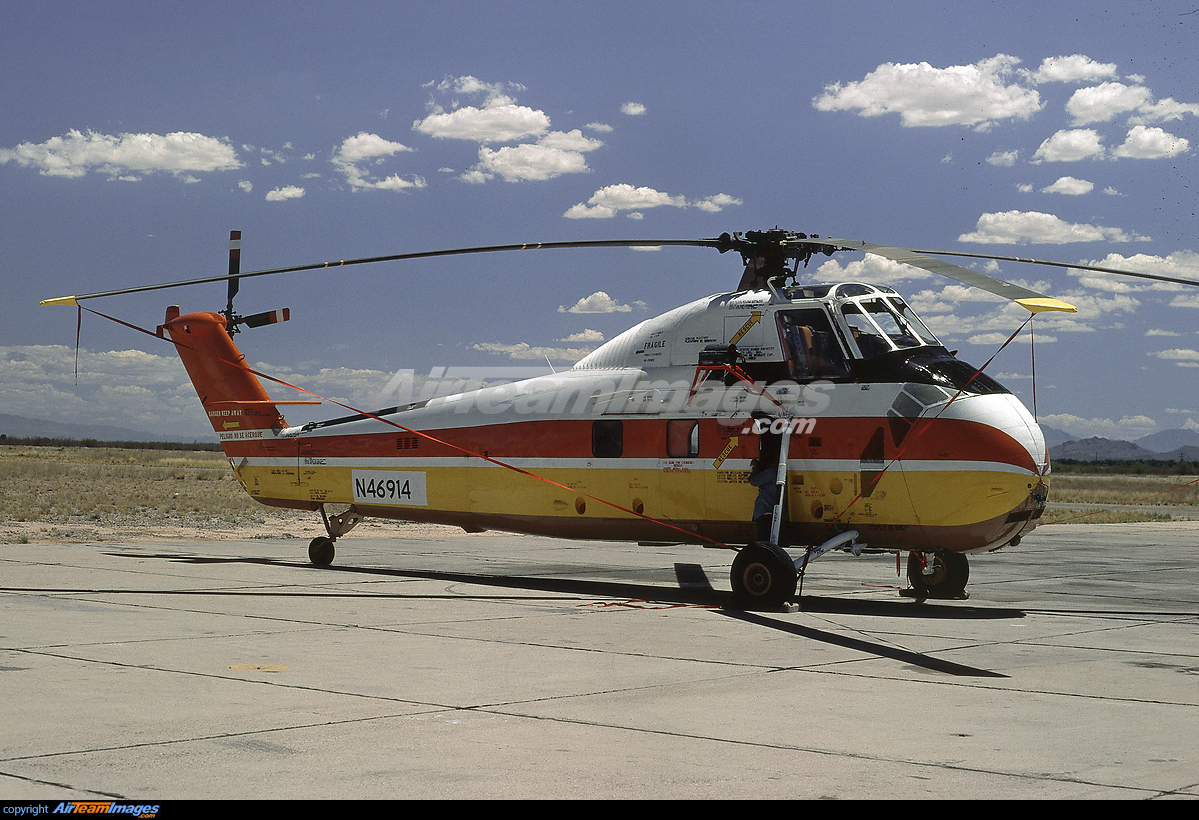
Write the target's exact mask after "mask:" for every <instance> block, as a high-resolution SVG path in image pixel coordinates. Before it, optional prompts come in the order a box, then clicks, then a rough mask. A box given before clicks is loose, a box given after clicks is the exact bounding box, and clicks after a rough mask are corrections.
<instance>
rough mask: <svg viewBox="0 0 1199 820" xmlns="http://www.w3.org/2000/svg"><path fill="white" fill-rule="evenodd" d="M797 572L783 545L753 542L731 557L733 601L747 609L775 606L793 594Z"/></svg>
mask: <svg viewBox="0 0 1199 820" xmlns="http://www.w3.org/2000/svg"><path fill="white" fill-rule="evenodd" d="M798 581H799V575H798V573H796V571H795V562H794V561H792V560H791V556H790V555H788V554H787V551H786V550H785V549H783V548H782V547H777V546H775V545H773V544H766V543H756V544H750V545H749V546H747V547H743V548H742V549H741V551H740V552H738V553H737V557H736V558H734V559H733V574H732V586H733V601H734V602H735V603H736V604H737V605H738V606H743V607H746V608H747V609H778V608H779V607H781V606H782V605H783V604H785V603H787V602H788V601H790V600H791V599H792V598H794V597H795V587H796V584H797V583H798Z"/></svg>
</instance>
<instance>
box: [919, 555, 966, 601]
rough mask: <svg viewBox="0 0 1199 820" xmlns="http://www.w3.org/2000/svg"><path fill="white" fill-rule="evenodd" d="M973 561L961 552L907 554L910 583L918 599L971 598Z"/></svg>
mask: <svg viewBox="0 0 1199 820" xmlns="http://www.w3.org/2000/svg"><path fill="white" fill-rule="evenodd" d="M969 580H970V561H969V560H968V559H967V558H966V556H965V555H963V554H962V553H960V552H947V551H945V550H941V551H940V552H911V553H908V581H909V582H910V583H911V585H912V591H913V592H914V593H915V594H916V596H917V597H919V598H958V599H964V598H968V597H970V596H969V594H968V593H967V592H966V582H968V581H969Z"/></svg>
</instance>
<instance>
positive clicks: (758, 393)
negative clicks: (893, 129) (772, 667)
mask: <svg viewBox="0 0 1199 820" xmlns="http://www.w3.org/2000/svg"><path fill="white" fill-rule="evenodd" d="M240 242H241V234H240V232H237V231H233V232H231V234H230V259H229V270H228V273H227V274H225V275H221V276H210V277H203V278H198V279H191V280H184V281H180V282H170V283H164V284H160V285H145V286H138V287H132V288H124V289H118V290H110V291H103V292H97V293H91V294H84V295H80V296H67V297H59V298H54V299H46V300H43V301H42V302H41V304H43V305H76V306H79V302H81V301H83V300H86V299H93V298H98V297H102V296H112V295H117V294H121V293H131V292H141V291H147V290H157V289H162V288H168V287H177V286H182V285H193V284H200V283H205V282H217V281H225V282H227V283H228V301H227V305H226V307H225V309H224V310H223V311H219V312H193V313H182V312H181V311H180V308H179V307H178V306H176V305H172V306H170V307H168V308H167V311H166V316H165V319H164V321H163V323H162V325H160V326H158V328H157V330H156V331H155V333H154V335H156V336H158V337H160V338H163V339H166V340H169V341H170V342H172V343H173V344H174V346H175V349H176V351H177V352H178V355H179V356H180V358H181V359H182V361H183V364H184V366H185V368H186V370H187V372H188V375H189V377H190V379H191V381H192V383H193V385H194V387H195V388H196V392H197V394H198V396H199V398H200V401H201V404H202V405H203V407H204V410H205V412H206V414H207V417H208V419H209V422H210V423H211V425H212V428H213V431H214V432H215V433H216V435H217V437H218V439H219V441H220V444H221V447H222V449H223V450H224V453H225V455H226V456H227V458H228V460H229V464H230V467H231V468H232V471H233V473H234V475H235V476H236V478H237V480H238V482H239V483H240V484H241V486H242V488H243V489H244V490H245V492H246V493H248V494H249V495H250V496H251V497H252V498H254V499H255V500H256V501H258V502H260V503H262V504H264V505H268V506H274V507H284V508H292V509H301V510H310V511H315V512H318V513H319V514H320V516H321V520H322V521H323V523H324V526H325V530H326V533H327V535H325V536H319V537H317V538H314V539H313V540H312V541H311V543H310V544H309V548H308V557H309V560H310V561H311V562H312V563H313V564H315V565H317V566H328V565H329V564H331V563H332V562H333V560H334V556H335V547H334V544H335V542H336V541H337V540H338V539H340V538H342V537H343V536H345V535H346V534H347V533H349V532H350V531H351V530H352V529H353V528H354V527H355V526H356V525H357V524H358V523H360V522H361V521H362V520H364V519H366V518H380V519H393V520H402V521H414V522H427V523H436V524H448V525H454V526H458V527H461V528H463V529H464V530H466V531H467V532H480V531H485V530H502V531H510V532H518V533H527V534H534V535H543V536H553V537H558V538H568V539H569V538H579V539H588V540H596V539H599V540H615V541H633V542H638V543H653V544H662V543H670V544H680V545H681V544H698V545H701V546H704V547H709V548H720V549H729V550H733V551H735V553H736V555H735V557H734V559H733V562H732V570H731V574H730V585H731V588H732V591H733V596H734V601H735V602H736V604H737V605H740V606H744V607H747V608H768V609H770V608H777V607H779V606H781V605H784V604H786V603H787V602H789V601H791V600H792V599H794V597H795V595H796V590H797V587H798V583H799V581H800V580H801V578H802V576H803V573H804V572H805V570H806V568H807V566H808V563H809V562H810V561H811V560H812V559H814V558H817V557H819V556H821V555H825V554H828V553H830V552H832V551H844V552H850V553H852V554H854V555H860V554H862V553H863V552H870V553H880V552H882V553H895V554H896V555H897V556H899V555H902V554H903V553H905V552H906V553H907V554H908V561H907V578H908V581H909V583H910V584H911V590H910V591H908V592H909V594H911V595H913V596H915V597H918V598H920V599H924V598H930V597H931V598H949V599H952V598H964V597H967V592H966V585H967V583H968V581H969V561H968V558H967V555H968V554H971V553H982V552H988V551H993V550H997V549H1001V548H1003V547H1007V546H1016V545H1018V544H1019V543H1020V540H1021V539H1022V538H1023V537H1025V536H1026V535H1027V534H1028V533H1029V532H1031V531H1032V530H1033V529H1034V528H1035V527H1036V526H1037V524H1038V522H1039V519H1040V517H1041V515H1042V513H1043V512H1044V510H1045V505H1046V500H1047V498H1048V493H1049V483H1050V472H1051V470H1050V463H1049V453H1048V448H1047V446H1046V443H1045V438H1044V436H1043V434H1042V432H1041V429H1040V427H1039V426H1038V424H1037V422H1036V420H1035V419H1034V417H1033V415H1032V414H1031V413H1030V412H1029V411H1028V409H1027V408H1026V407H1025V406H1024V405H1023V404H1022V403H1021V402H1020V401H1019V400H1018V399H1017V398H1016V397H1015V396H1014V395H1013V394H1012V393H1011V391H1009V390H1008V389H1007V388H1005V387H1004V386H1003V385H1002V384H1000V383H999V382H998V381H996V380H995V379H993V378H992V377H990V376H988V375H986V374H985V373H984V372H983V370H984V369H985V365H984V367H982V368H975V367H974V366H972V365H969V364H967V363H965V362H963V361H961V360H960V359H958V358H957V357H956V355H955V352H951V351H950V350H948V349H947V348H946V347H945V346H944V345H943V344H942V343H941V342H940V341H939V340H938V339H937V337H936V336H935V335H934V334H933V333H932V332H931V331H930V330H929V329H928V328H927V326H926V325H925V324H924V323H923V322H922V321H921V320H920V318H919V317H918V316H917V315H916V314H915V312H914V311H913V310H912V309H911V307H910V306H909V305H908V304H907V303H906V302H905V301H904V299H903V298H902V296H901V295H900V294H899V293H897V292H896V291H895V290H893V289H891V288H890V287H887V286H883V285H873V284H868V283H863V282H830V283H823V284H803V283H800V282H799V281H798V280H799V278H800V268H801V266H803V267H806V266H807V264H808V262H809V261H810V260H811V259H812V258H813V257H814V256H816V255H819V254H823V255H826V256H831V255H832V254H834V253H836V252H839V251H861V252H865V253H868V254H875V255H878V256H882V257H884V258H888V259H891V260H893V261H896V262H901V263H904V264H908V265H912V266H915V267H918V268H922V269H924V270H928V271H930V272H933V273H937V274H940V275H942V276H946V277H948V278H951V279H954V280H956V281H958V282H961V283H963V284H966V285H969V286H971V287H976V288H981V289H983V290H986V291H988V292H990V293H994V294H998V295H1000V296H1003V297H1005V298H1007V299H1011V300H1013V301H1015V302H1016V303H1018V304H1020V305H1021V306H1023V307H1025V308H1026V309H1027V310H1028V311H1029V316H1030V317H1031V316H1032V315H1034V314H1036V313H1040V312H1043V311H1064V312H1074V311H1075V310H1076V309H1075V308H1074V306H1072V305H1070V304H1068V303H1066V302H1063V301H1061V300H1058V299H1054V298H1052V297H1049V296H1045V295H1043V294H1040V293H1037V292H1035V291H1032V290H1029V289H1027V288H1024V287H1022V286H1020V285H1016V284H1013V283H1010V282H1005V281H1002V280H999V279H996V278H993V277H990V276H987V275H985V274H982V273H979V272H977V271H974V270H971V269H969V268H965V267H962V266H959V265H956V264H953V263H951V262H948V261H945V260H943V259H941V258H939V257H940V256H952V255H958V256H969V257H976V258H984V259H1000V260H1010V261H1018V262H1032V263H1038V264H1046V265H1055V266H1059V267H1066V268H1079V269H1085V270H1091V271H1099V272H1104V273H1117V274H1122V275H1130V276H1138V277H1142V278H1148V279H1157V280H1161V281H1169V282H1175V283H1182V284H1188V285H1199V282H1195V281H1192V280H1188V279H1179V278H1174V277H1166V276H1159V275H1155V274H1145V273H1135V272H1131V271H1120V270H1115V269H1110V268H1101V267H1097V266H1087V265H1074V264H1069V263H1061V262H1045V261H1042V260H1033V259H1022V258H1018V257H1004V256H993V255H984V254H970V253H953V252H947V251H918V250H911V249H907V248H899V247H894V246H888V245H879V244H874V243H868V242H865V241H860V240H850V239H833V238H827V237H821V236H819V235H815V234H812V235H808V234H805V233H797V232H791V231H786V230H783V229H780V228H775V229H773V230H767V231H747V232H745V233H732V234H729V233H725V234H722V235H720V236H719V237H715V238H709V239H668V240H648V239H633V240H592V241H574V242H546V243H525V244H514V245H495V246H487V247H475V248H455V249H446V250H436V251H424V252H415V253H404V254H395V255H390V256H376V257H369V258H363V259H353V260H342V261H338V262H324V263H317V264H312V265H300V266H293V267H286V268H275V269H269V270H261V271H252V272H242V271H241V270H240ZM665 246H698V247H706V248H712V249H715V250H717V251H719V252H720V253H722V254H724V253H729V252H733V253H735V254H736V255H738V256H739V257H740V259H741V263H742V265H743V275H742V279H741V282H740V283H739V285H738V287H737V289H735V290H732V291H729V292H724V293H718V294H713V295H709V296H706V297H703V298H700V299H696V300H694V301H692V302H690V303H688V304H685V305H682V306H680V307H678V308H675V309H674V310H671V311H668V312H666V313H664V314H662V315H660V316H657V317H654V318H650V319H647V320H645V321H642V322H640V323H639V324H637V325H635V326H634V327H632V328H629V329H628V330H626V331H625V332H624V333H622V334H620V335H618V336H616V337H615V338H613V339H611V340H609V341H608V342H606V343H604V344H603V345H602V346H600V347H599V348H598V349H596V350H594V351H593V352H591V353H590V354H588V355H587V356H585V357H584V358H582V359H581V360H580V361H578V362H577V363H576V364H575V365H574V366H573V367H572V368H570V369H569V370H563V371H561V372H555V373H552V374H549V375H544V376H538V377H534V378H530V379H525V380H523V381H518V382H512V383H507V384H500V385H492V386H481V387H478V388H477V389H470V390H464V391H462V392H456V393H452V394H450V395H438V396H434V397H431V398H423V399H420V400H418V401H414V402H408V403H405V404H397V405H395V406H391V407H386V408H381V409H376V410H373V411H366V410H361V409H358V408H354V407H351V406H349V405H345V404H342V403H341V402H335V401H332V400H329V399H324V398H323V397H315V398H312V399H297V400H279V399H272V398H271V396H270V395H269V394H268V392H267V390H266V389H265V387H264V386H263V381H273V382H277V383H279V384H284V385H287V383H286V382H281V381H280V380H278V379H275V378H273V377H271V376H269V374H265V373H260V372H258V371H255V370H253V369H252V368H250V367H249V366H248V365H247V364H246V362H245V357H244V355H243V354H242V353H241V351H240V350H239V349H238V346H237V345H236V344H235V342H234V335H235V334H236V333H237V332H239V331H240V329H241V328H242V327H243V326H245V327H251V328H253V327H260V326H263V325H266V324H272V323H276V322H282V321H287V320H288V319H289V318H290V315H289V312H288V311H287V310H286V309H284V310H281V311H268V312H265V313H258V314H254V315H251V316H246V317H243V316H241V315H239V314H237V313H236V312H235V311H234V308H233V298H234V296H235V295H236V294H237V292H238V288H239V282H240V280H242V279H246V278H250V277H256V276H267V275H275V274H285V273H292V272H297V271H302V270H315V269H321V268H335V267H343V266H349V265H361V264H371V263H379V262H399V261H405V260H412V259H420V258H430V257H437V256H447V255H456V254H475V253H500V252H510V251H526V250H543V249H565V248H597V247H634V248H637V247H641V248H648V247H653V248H659V247H665ZM80 307H81V306H80ZM81 309H82V307H81ZM93 312H94V311H93ZM100 315H102V316H103V315H104V314H100ZM106 318H112V317H106ZM116 321H119V320H116ZM122 324H124V323H123V322H122ZM130 326H131V327H132V325H130ZM135 329H140V328H135ZM143 332H149V331H143ZM1017 332H1019V331H1017ZM1014 336H1015V334H1013V338H1014ZM1009 341H1011V339H1009ZM287 386H289V387H296V386H295V385H287ZM297 389H300V390H302V388H297ZM304 392H308V391H304ZM313 395H314V396H315V394H313ZM323 402H328V403H331V404H334V405H338V406H340V407H342V408H345V409H346V410H347V411H348V414H347V415H339V416H336V417H333V418H328V419H324V420H322V421H315V422H309V423H307V424H304V425H302V426H291V425H289V424H288V423H287V421H286V419H285V417H284V415H283V412H282V410H281V408H285V407H287V406H288V405H294V404H321V403H323ZM792 551H795V552H802V555H801V556H799V557H794V556H793V555H792ZM897 560H898V557H897Z"/></svg>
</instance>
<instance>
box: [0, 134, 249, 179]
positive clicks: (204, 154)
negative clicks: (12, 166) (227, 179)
mask: <svg viewBox="0 0 1199 820" xmlns="http://www.w3.org/2000/svg"><path fill="white" fill-rule="evenodd" d="M7 162H15V163H17V164H18V165H20V166H21V167H24V168H36V169H37V170H38V171H39V172H40V173H42V174H44V175H46V176H61V177H81V176H84V175H86V174H87V173H88V172H90V171H98V172H100V173H102V174H107V175H108V176H109V177H110V178H112V179H124V180H131V181H136V180H137V179H138V178H139V177H138V176H137V174H148V173H155V172H165V173H170V174H174V175H175V176H177V177H179V178H180V179H182V180H184V181H185V182H191V181H195V177H194V176H192V174H194V173H203V172H210V171H229V170H233V169H235V168H240V167H242V163H241V161H240V160H239V159H238V158H237V152H236V151H234V150H233V146H231V145H229V143H228V142H226V141H225V140H221V139H217V138H216V137H208V136H205V135H203V134H195V133H187V132H184V131H175V132H172V133H170V134H119V135H116V136H113V135H109V134H98V133H96V132H95V131H88V132H87V133H86V134H84V133H82V132H80V131H76V130H74V129H72V130H70V131H68V132H67V133H66V134H65V135H64V136H61V137H51V138H50V139H48V140H46V141H45V142H42V143H37V144H35V143H31V142H23V143H21V144H20V145H18V146H17V147H15V148H0V163H7Z"/></svg>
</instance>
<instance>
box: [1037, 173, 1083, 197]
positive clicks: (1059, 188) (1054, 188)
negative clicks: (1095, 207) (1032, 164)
mask: <svg viewBox="0 0 1199 820" xmlns="http://www.w3.org/2000/svg"><path fill="white" fill-rule="evenodd" d="M1094 189H1095V183H1094V182H1088V181H1087V180H1085V179H1075V178H1074V177H1061V178H1059V179H1058V181H1057V182H1055V183H1053V184H1052V185H1047V186H1046V187H1044V188H1042V189H1041V193H1043V194H1066V195H1067V196H1081V195H1082V194H1089V193H1090V192H1091V191H1093V190H1094Z"/></svg>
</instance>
